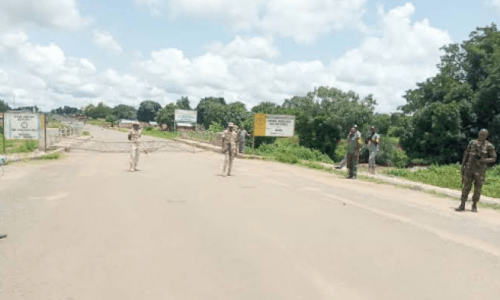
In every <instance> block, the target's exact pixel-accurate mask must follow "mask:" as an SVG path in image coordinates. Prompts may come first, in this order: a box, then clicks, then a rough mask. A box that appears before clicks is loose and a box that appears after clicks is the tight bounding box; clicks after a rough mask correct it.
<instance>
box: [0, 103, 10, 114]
mask: <svg viewBox="0 0 500 300" xmlns="http://www.w3.org/2000/svg"><path fill="white" fill-rule="evenodd" d="M10 109H11V108H10V106H9V104H7V103H6V102H4V101H3V100H0V112H6V111H9V110H10Z"/></svg>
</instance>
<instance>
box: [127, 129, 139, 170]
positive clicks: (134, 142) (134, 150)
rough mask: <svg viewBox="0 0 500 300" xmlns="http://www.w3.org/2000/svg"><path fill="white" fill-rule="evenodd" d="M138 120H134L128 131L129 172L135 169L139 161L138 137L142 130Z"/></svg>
mask: <svg viewBox="0 0 500 300" xmlns="http://www.w3.org/2000/svg"><path fill="white" fill-rule="evenodd" d="M139 126H140V124H139V122H134V123H133V125H132V127H133V128H132V129H130V131H129V132H128V140H129V141H130V144H131V145H130V172H134V171H137V163H138V162H139V151H140V143H141V141H140V139H141V135H142V130H141V129H140V127H139Z"/></svg>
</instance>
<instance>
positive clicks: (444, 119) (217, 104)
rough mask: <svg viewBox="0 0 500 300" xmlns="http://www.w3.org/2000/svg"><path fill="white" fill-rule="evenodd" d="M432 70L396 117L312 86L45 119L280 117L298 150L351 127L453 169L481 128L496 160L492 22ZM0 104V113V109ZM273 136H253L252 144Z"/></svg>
mask: <svg viewBox="0 0 500 300" xmlns="http://www.w3.org/2000/svg"><path fill="white" fill-rule="evenodd" d="M442 50H444V55H443V56H442V57H441V61H440V63H439V64H438V66H437V67H438V70H439V72H438V73H437V74H436V75H435V76H433V77H431V78H428V79H427V80H425V81H424V82H420V83H417V84H416V88H414V89H410V90H408V91H407V92H406V93H405V95H404V99H405V100H406V104H405V105H403V106H401V107H399V108H398V112H394V113H390V114H377V113H375V108H376V106H377V101H376V100H375V99H374V98H373V96H372V95H368V96H366V97H363V98H362V97H360V96H359V95H358V94H357V93H355V92H353V91H347V92H345V91H342V90H340V89H337V88H335V87H326V86H323V87H318V88H316V89H314V90H313V91H309V92H308V93H307V94H306V95H305V96H294V97H291V98H290V99H285V100H284V101H283V102H282V103H281V104H276V103H274V102H261V103H259V104H258V105H256V106H254V107H252V108H251V109H250V110H248V109H247V108H246V106H245V104H244V103H241V102H232V103H227V102H226V100H225V99H224V98H220V97H206V98H203V99H201V100H200V101H199V103H198V105H197V106H196V107H191V104H190V101H189V99H188V98H187V97H182V98H181V99H179V100H177V101H176V102H174V103H170V104H167V105H166V106H164V107H162V106H161V105H160V104H159V103H157V102H154V101H150V100H146V101H143V102H141V103H140V105H139V108H138V109H136V108H134V107H132V106H127V105H123V104H121V105H117V106H115V107H113V108H111V107H108V106H106V105H105V104H104V103H103V102H101V103H99V104H98V105H97V106H94V105H92V104H91V105H88V106H86V107H84V108H82V109H77V108H71V107H68V106H65V107H61V108H58V109H56V110H53V111H52V113H57V114H62V115H70V114H79V115H85V116H88V117H90V118H106V119H107V120H108V121H113V120H114V121H116V120H118V119H137V120H139V121H143V122H150V121H156V122H158V123H163V124H168V125H170V127H172V125H173V123H174V112H175V109H187V110H190V109H196V110H197V111H198V120H197V121H198V124H200V125H201V126H203V127H205V128H207V129H208V128H210V126H212V127H214V128H221V127H226V126H227V124H228V123H229V122H233V123H236V124H238V125H240V126H243V127H245V128H246V130H247V131H249V132H252V131H253V114H255V113H265V114H286V115H294V116H295V117H296V124H295V128H296V134H297V135H298V136H299V139H300V144H301V145H303V146H305V147H308V148H312V149H317V150H320V151H321V152H323V153H325V154H327V155H329V156H330V157H331V158H337V157H335V150H336V148H337V146H338V144H339V141H340V140H341V139H343V138H345V137H346V136H347V133H348V131H349V129H350V128H351V126H352V125H353V124H357V125H358V127H359V128H360V130H361V132H362V133H363V134H364V133H367V132H368V129H369V127H370V126H372V125H374V126H376V127H377V130H378V132H379V133H380V134H381V135H382V136H383V137H384V136H385V137H392V138H394V139H396V140H398V141H400V146H401V147H402V148H403V149H404V150H405V151H406V154H407V155H408V157H409V159H410V160H413V161H421V162H422V163H440V164H447V163H455V162H459V161H460V160H461V157H462V155H463V151H464V149H465V148H466V146H467V144H468V143H469V141H470V140H472V139H475V138H476V137H477V135H478V132H479V130H480V129H481V128H487V129H488V130H489V132H490V136H489V140H490V141H491V142H492V143H493V144H494V146H495V148H496V151H497V153H498V154H499V155H500V32H499V31H498V29H497V26H496V25H495V24H492V25H490V26H486V27H482V28H477V29H476V30H475V31H473V32H472V33H471V34H470V36H469V39H468V40H466V41H464V42H462V43H461V44H458V43H455V44H450V45H447V46H444V47H443V48H442ZM4 104H5V103H4V102H0V109H3V110H5V105H4ZM272 140H273V138H259V139H258V141H257V146H258V145H259V144H260V143H269V142H272Z"/></svg>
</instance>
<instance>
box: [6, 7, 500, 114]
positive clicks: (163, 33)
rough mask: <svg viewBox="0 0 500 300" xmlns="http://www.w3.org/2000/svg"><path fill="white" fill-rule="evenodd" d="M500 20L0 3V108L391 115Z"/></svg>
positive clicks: (485, 11) (407, 10)
mask: <svg viewBox="0 0 500 300" xmlns="http://www.w3.org/2000/svg"><path fill="white" fill-rule="evenodd" d="M499 16H500V0H454V1H450V0H442V1H435V0H433V1H431V0H418V1H417V0H415V1H398V0H386V1H375V0H246V1H235V0H100V1H89V0H87V1H83V0H0V99H2V100H4V101H7V102H8V103H9V104H10V105H11V106H13V105H14V101H15V106H16V107H19V106H31V105H37V106H38V107H39V108H41V109H42V110H44V111H48V110H51V109H54V108H57V107H60V106H65V105H68V106H76V107H79V108H81V107H84V106H86V105H88V104H90V103H93V104H95V105H96V104H97V103H98V102H100V101H103V102H104V103H105V104H107V105H110V106H115V105H118V104H127V105H132V106H135V107H138V106H139V103H140V102H141V101H143V100H153V101H157V102H158V103H160V104H162V105H166V104H168V103H171V102H175V101H176V100H177V99H179V98H180V97H181V96H188V97H189V99H190V101H191V103H192V105H196V104H197V103H198V101H199V100H200V99H201V98H203V97H209V96H213V97H224V98H225V99H226V102H228V103H229V102H234V101H241V102H243V103H245V105H246V107H247V109H250V108H251V107H253V106H254V105H257V104H258V103H260V102H262V101H271V102H275V103H277V104H281V103H282V102H283V100H284V99H287V98H290V97H293V96H301V95H305V94H307V93H308V92H309V91H312V90H314V88H315V87H318V86H330V87H336V88H340V89H342V90H344V91H349V90H352V91H354V92H356V93H358V94H360V95H361V96H362V97H364V96H367V95H369V94H373V96H374V98H375V99H376V100H377V103H378V106H377V108H376V111H377V112H380V113H386V112H393V111H396V110H397V107H398V106H400V105H403V104H404V103H405V100H404V98H403V95H404V94H405V91H407V90H408V89H412V88H415V87H416V83H418V82H422V81H425V80H426V79H427V78H429V77H431V76H434V75H435V74H436V73H437V67H436V65H437V64H438V63H439V58H440V56H441V55H442V54H443V52H442V50H440V48H441V47H442V46H444V45H447V44H450V43H460V42H462V41H463V40H465V39H467V38H468V36H469V34H470V32H471V31H473V30H475V29H476V27H481V26H486V25H490V24H491V23H498V18H499Z"/></svg>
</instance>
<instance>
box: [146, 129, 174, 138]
mask: <svg viewBox="0 0 500 300" xmlns="http://www.w3.org/2000/svg"><path fill="white" fill-rule="evenodd" d="M142 134H143V135H149V136H153V137H157V138H161V139H166V140H172V139H175V138H176V137H178V136H179V132H177V131H175V132H171V131H161V130H160V129H158V128H154V127H147V128H146V129H144V130H143V131H142Z"/></svg>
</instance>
